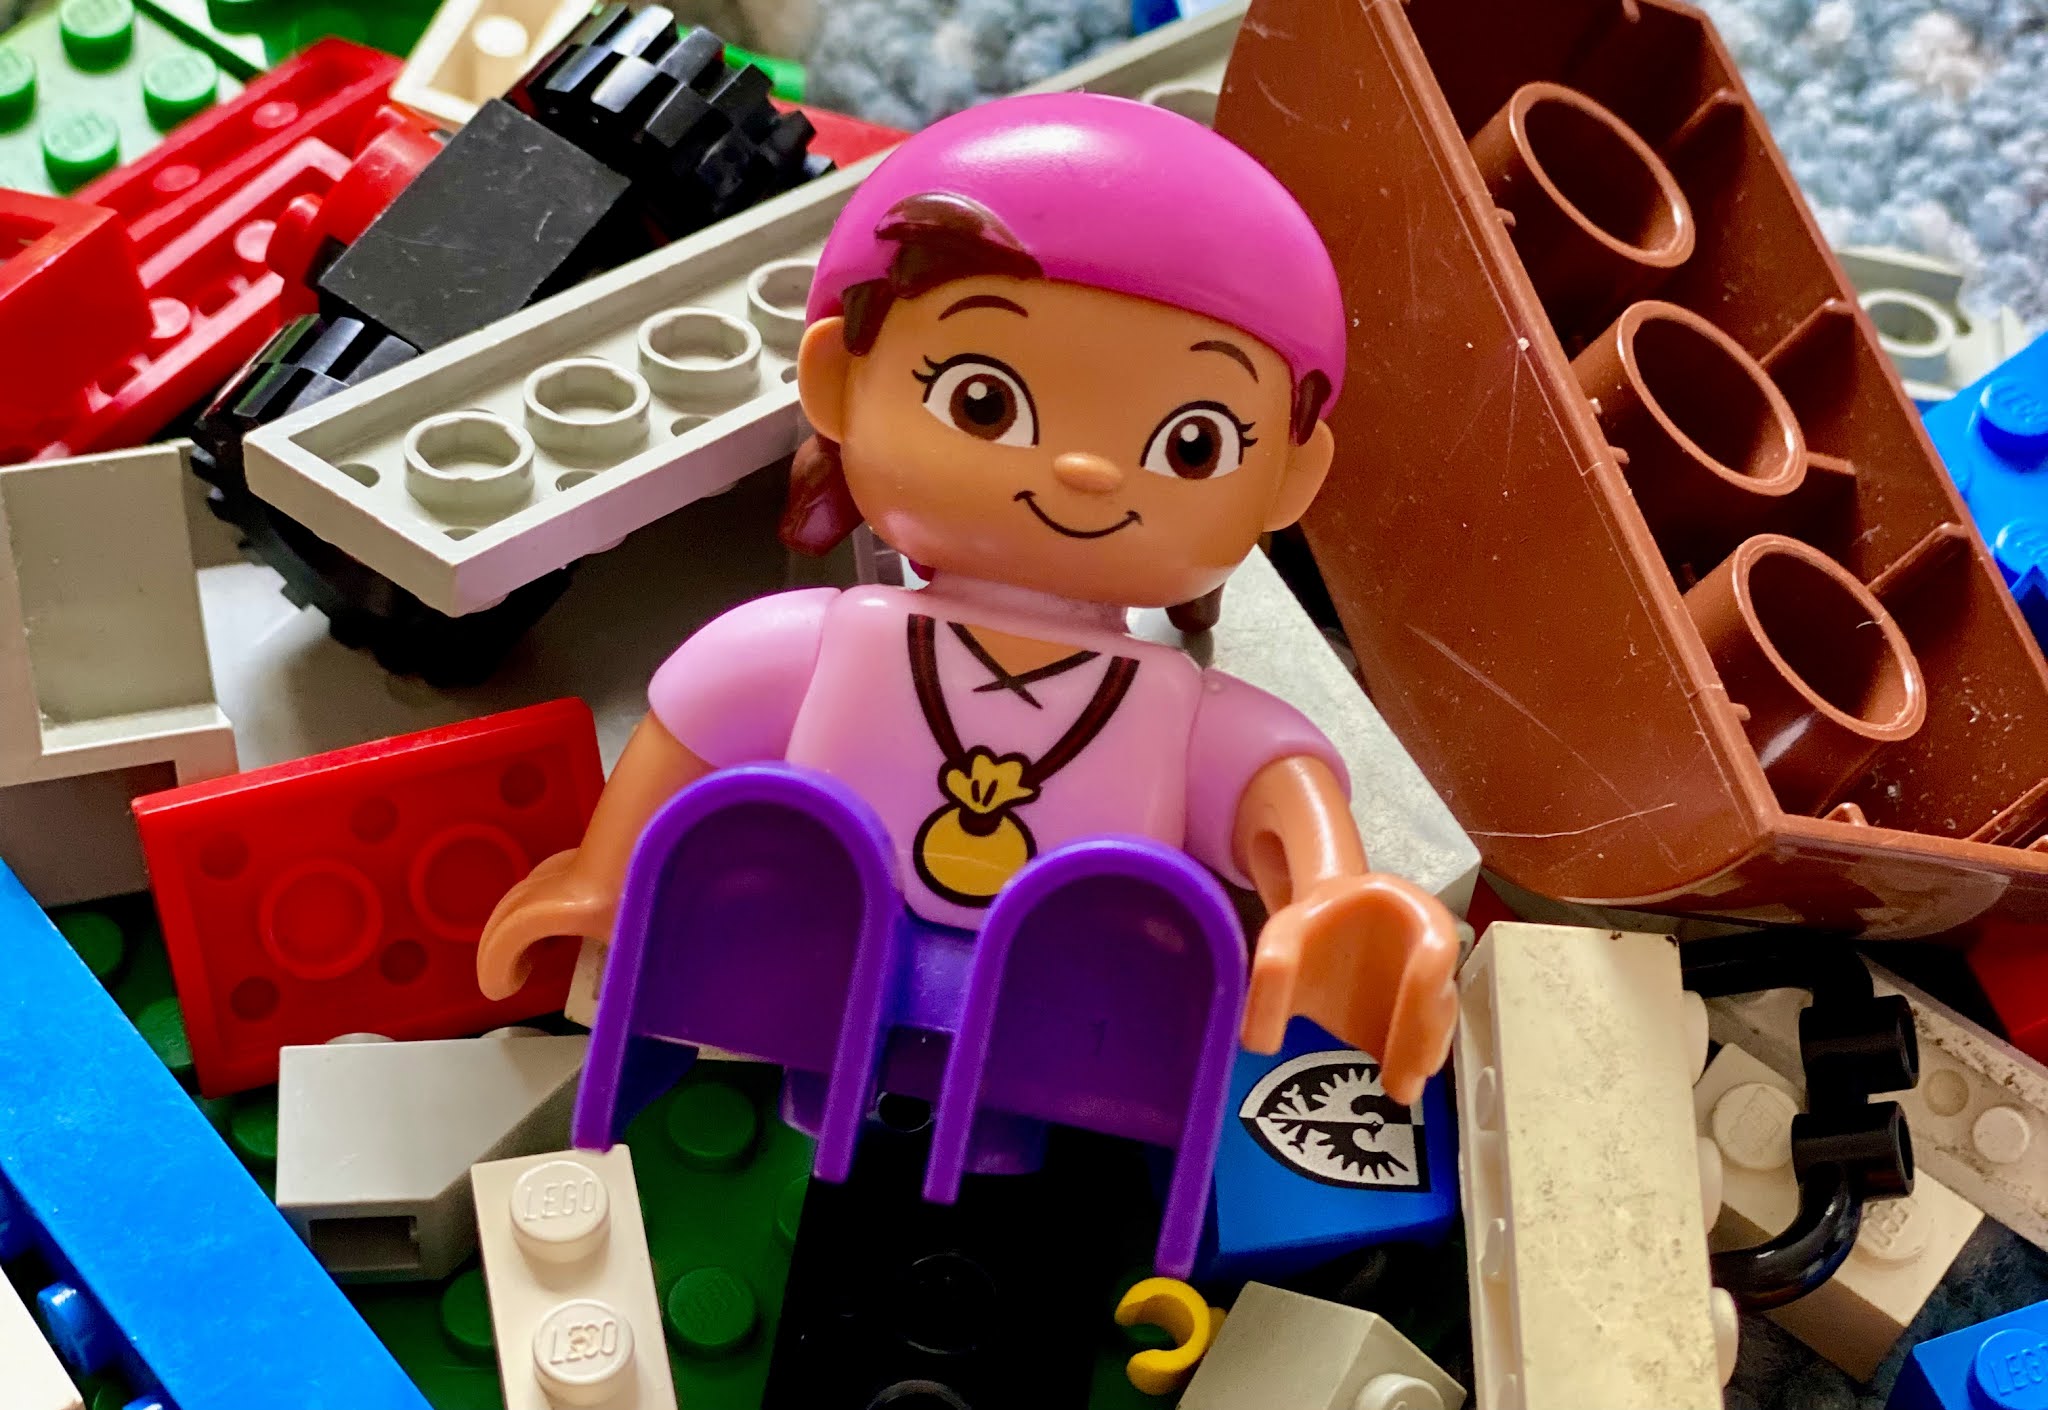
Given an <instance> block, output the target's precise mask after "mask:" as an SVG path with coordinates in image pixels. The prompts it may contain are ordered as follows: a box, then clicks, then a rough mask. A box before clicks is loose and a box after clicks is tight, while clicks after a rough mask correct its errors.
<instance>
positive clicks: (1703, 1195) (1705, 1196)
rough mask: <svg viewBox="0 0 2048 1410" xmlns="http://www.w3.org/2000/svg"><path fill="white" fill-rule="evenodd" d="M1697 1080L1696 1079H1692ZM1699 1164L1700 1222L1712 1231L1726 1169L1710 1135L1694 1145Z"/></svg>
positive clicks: (1725, 1184)
mask: <svg viewBox="0 0 2048 1410" xmlns="http://www.w3.org/2000/svg"><path fill="white" fill-rule="evenodd" d="M1694 1080H1698V1079H1694ZM1694 1151H1695V1154H1696V1156H1697V1158H1698V1160H1699V1165H1700V1222H1701V1223H1702V1224H1704V1225H1705V1226H1706V1228H1707V1232H1709V1233H1712V1232H1713V1229H1714V1225H1715V1223H1717V1222H1718V1221H1719V1220H1720V1218H1721V1204H1722V1198H1723V1196H1724V1194H1725V1193H1726V1190H1727V1184H1728V1180H1727V1176H1728V1170H1727V1167H1726V1166H1725V1165H1723V1164H1722V1163H1721V1147H1720V1146H1718V1145H1717V1144H1715V1142H1714V1138H1713V1137H1711V1136H1701V1137H1700V1138H1699V1142H1698V1144H1697V1145H1696V1146H1695V1147H1694Z"/></svg>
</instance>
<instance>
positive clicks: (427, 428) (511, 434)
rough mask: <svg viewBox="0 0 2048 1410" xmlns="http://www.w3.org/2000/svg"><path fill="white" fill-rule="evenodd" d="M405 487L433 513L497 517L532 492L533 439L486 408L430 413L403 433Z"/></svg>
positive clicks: (453, 515) (517, 506)
mask: <svg viewBox="0 0 2048 1410" xmlns="http://www.w3.org/2000/svg"><path fill="white" fill-rule="evenodd" d="M405 488H406V493H408V494H410V495H411V496H412V497H413V498H414V499H415V500H417V501H418V502H419V504H420V505H421V507H422V508H425V509H427V510H429V511H431V512H432V513H435V514H440V515H445V516H447V517H449V518H471V517H477V518H485V519H496V518H499V517H501V516H503V515H505V514H509V513H510V512H511V511H513V510H515V509H517V508H519V506H521V505H522V504H525V503H526V501H527V500H528V499H529V498H531V497H532V495H533V438H532V437H530V436H528V435H527V434H526V432H524V431H522V430H520V429H519V428H518V427H517V426H514V425H513V424H512V423H511V422H509V421H507V420H505V419H504V418H503V417H502V416H495V415H493V414H492V413H490V412H488V411H474V410H472V411H451V412H448V413H446V414H445V415H441V416H430V417H428V418H427V419H426V420H425V421H422V422H420V423H419V425H417V426H415V427H413V428H412V430H410V431H408V432H407V433H406V436H405Z"/></svg>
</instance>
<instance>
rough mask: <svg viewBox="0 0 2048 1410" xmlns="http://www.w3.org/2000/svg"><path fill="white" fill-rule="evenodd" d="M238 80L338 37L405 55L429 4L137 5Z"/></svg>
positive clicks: (416, 0) (341, 0)
mask: <svg viewBox="0 0 2048 1410" xmlns="http://www.w3.org/2000/svg"><path fill="white" fill-rule="evenodd" d="M136 3H138V4H139V5H141V7H142V8H143V9H144V10H145V11H147V12H148V13H149V14H150V15H151V16H153V17H154V18H156V19H158V20H160V21H162V22H163V23H164V24H166V25H168V26H170V27H171V28H172V29H174V30H176V31H177V32H178V33H179V34H180V35H181V36H182V37H184V38H185V39H186V40H187V41H189V42H190V43H192V44H194V45H197V46H198V47H199V48H201V49H204V50H205V51H206V52H207V53H209V54H211V55H212V56H213V57H214V58H215V59H216V60H217V61H218V62H219V63H220V66H221V67H222V68H224V69H226V70H227V71H228V72H229V73H232V74H235V75H236V76H238V77H241V78H253V77H255V76H256V75H257V74H259V73H261V72H262V71H263V70H265V69H267V68H272V67H274V66H276V65H278V64H281V63H283V62H284V61H285V60H286V59H289V58H290V57H291V56H292V55H294V54H296V53H298V52H299V50H301V49H303V48H305V47H306V46H307V45H308V44H311V43H312V42H313V41H314V40H316V39H325V38H327V37H328V36H329V35H338V36H340V37H341V38H343V39H352V40H354V41H355V42H356V43H358V44H367V45H369V46H370V47H371V48H373V49H382V50H383V51H384V52H385V53H387V54H396V55H398V56H399V57H400V58H404V57H405V56H406V55H407V54H410V53H411V52H412V47H413V45H415V44H417V43H418V42H419V38H420V35H421V34H423V33H424V32H425V31H426V28H427V23H428V21H430V20H432V19H433V18H434V9H435V3H434V0H324V3H323V0H136Z"/></svg>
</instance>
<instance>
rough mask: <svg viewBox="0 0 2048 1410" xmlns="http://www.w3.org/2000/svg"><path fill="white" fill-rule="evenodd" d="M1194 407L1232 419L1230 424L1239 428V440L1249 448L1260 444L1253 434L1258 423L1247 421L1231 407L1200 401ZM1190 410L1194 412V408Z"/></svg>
mask: <svg viewBox="0 0 2048 1410" xmlns="http://www.w3.org/2000/svg"><path fill="white" fill-rule="evenodd" d="M1194 405H1195V406H1196V407H1200V408H1201V409H1202V410H1204V411H1218V412H1221V413H1223V415H1225V416H1226V417H1228V418H1230V424H1231V425H1233V426H1235V427H1237V438H1238V439H1239V440H1240V441H1242V442H1243V443H1244V444H1245V445H1246V446H1247V447H1250V446H1255V445H1257V444H1258V443H1259V439H1258V437H1257V436H1254V435H1253V434H1252V432H1253V431H1254V430H1255V429H1256V423H1254V422H1250V421H1247V420H1245V419H1244V418H1243V417H1241V416H1239V415H1238V414H1237V413H1236V412H1234V411H1232V410H1231V409H1230V408H1229V407H1227V406H1225V405H1224V404H1223V403H1222V402H1220V401H1198V402H1196V403H1195V404H1194ZM1189 409H1190V410H1193V409H1194V408H1193V407H1190V408H1189Z"/></svg>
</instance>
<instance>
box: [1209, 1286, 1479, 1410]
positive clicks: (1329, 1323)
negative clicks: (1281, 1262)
mask: <svg viewBox="0 0 2048 1410" xmlns="http://www.w3.org/2000/svg"><path fill="white" fill-rule="evenodd" d="M1464 1403H1465V1388H1464V1387H1463V1386H1461V1385H1459V1384H1458V1383H1457V1382H1456V1381H1454V1380H1452V1379H1451V1378H1450V1377H1449V1376H1447V1375H1445V1374H1444V1372H1443V1370H1442V1368H1440V1367H1439V1366H1438V1365H1437V1364H1436V1363H1435V1362H1434V1361H1432V1360H1430V1359H1429V1358H1428V1357H1427V1356H1425V1355H1423V1353H1422V1350H1421V1348H1419V1347H1417V1346H1416V1345H1415V1343H1414V1342H1412V1341H1410V1340H1408V1338H1407V1337H1405V1336H1403V1335H1401V1333H1400V1332H1399V1331H1397V1330H1396V1329H1395V1328H1394V1326H1393V1324H1392V1323H1390V1322H1388V1321H1387V1320H1386V1318H1384V1317H1380V1316H1378V1315H1376V1314H1374V1313H1371V1312H1364V1311H1360V1310H1359V1309H1358V1308H1356V1307H1346V1306H1344V1305H1343V1304H1341V1303H1336V1302H1325V1301H1323V1300H1322V1299H1321V1298H1317V1297H1305V1296H1303V1295H1302V1294H1301V1293H1297V1292H1288V1291H1287V1290H1286V1289H1284V1288H1274V1287H1268V1286H1267V1285H1266V1284H1264V1283H1246V1284H1245V1286H1244V1291H1243V1292H1241V1293H1239V1294H1238V1295H1237V1300H1236V1301H1235V1302H1234V1303H1232V1304H1231V1307H1230V1315H1229V1316H1228V1317H1227V1318H1225V1319H1224V1323H1223V1330H1222V1331H1220V1332H1218V1333H1217V1334H1216V1342H1215V1345H1213V1346H1211V1347H1210V1348H1209V1350H1208V1353H1207V1354H1206V1355H1204V1356H1203V1357H1202V1363H1201V1366H1200V1367H1199V1368H1198V1369H1197V1370H1196V1372H1195V1378H1194V1380H1193V1381H1191V1382H1189V1384H1188V1388H1187V1392H1186V1394H1185V1395H1183V1396H1182V1398H1181V1402H1180V1410H1276V1407H1280V1406H1285V1407H1286V1410H1458V1407H1459V1406H1461V1405H1463V1404H1464Z"/></svg>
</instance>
